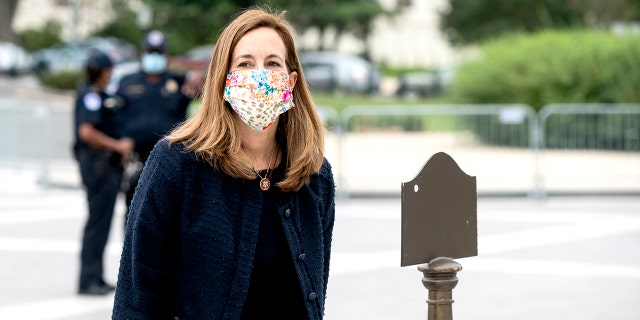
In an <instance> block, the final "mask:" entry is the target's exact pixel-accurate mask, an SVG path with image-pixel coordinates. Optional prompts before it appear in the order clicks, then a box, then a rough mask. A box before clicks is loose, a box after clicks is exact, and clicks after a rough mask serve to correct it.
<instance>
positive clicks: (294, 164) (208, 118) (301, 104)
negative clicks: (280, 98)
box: [167, 8, 324, 192]
mask: <svg viewBox="0 0 640 320" xmlns="http://www.w3.org/2000/svg"><path fill="white" fill-rule="evenodd" d="M284 15H285V13H284V12H278V13H271V12H268V11H267V10H264V9H260V8H254V9H248V10H246V11H244V12H242V13H241V14H240V15H239V16H238V17H236V18H235V19H234V20H233V21H231V22H230V23H229V24H228V25H227V26H226V27H225V28H224V30H223V31H222V33H221V34H220V37H219V38H218V41H217V42H216V45H215V48H214V50H213V56H212V57H211V62H210V63H209V70H208V73H207V78H206V81H205V85H204V91H203V97H202V107H201V108H200V110H199V111H198V113H197V114H196V115H195V116H194V117H193V118H192V119H190V120H188V121H186V122H185V123H183V124H182V125H181V126H179V127H178V128H176V129H175V130H174V131H173V132H171V133H170V134H169V136H168V137H167V138H168V139H169V141H170V142H171V143H176V142H182V143H183V144H184V145H185V148H186V150H189V151H194V152H195V153H196V155H197V156H198V157H199V158H201V159H204V160H205V161H207V162H208V163H210V164H211V165H212V166H213V167H214V168H216V169H218V170H221V171H223V172H224V173H226V174H227V175H229V176H232V177H235V178H243V179H255V178H256V177H257V176H256V173H255V171H254V170H253V168H252V167H251V166H250V165H249V164H250V163H251V161H250V160H249V159H248V157H247V154H246V153H245V152H244V150H243V149H242V140H241V137H240V133H239V132H240V131H239V128H238V127H237V124H236V121H234V117H236V114H235V113H234V111H233V110H232V109H231V108H230V107H229V106H228V105H227V104H226V103H225V101H224V99H223V90H224V86H225V81H226V76H227V73H228V70H229V65H230V60H231V55H232V53H233V50H234V48H235V46H236V44H237V43H238V41H239V40H240V38H242V37H243V36H244V35H245V34H246V33H247V32H249V31H251V30H254V29H256V28H260V27H267V28H272V29H274V30H275V31H277V32H278V34H279V35H280V37H281V38H282V41H283V42H284V45H285V47H286V48H287V57H286V61H285V63H286V66H287V70H288V72H292V71H296V72H297V73H298V80H297V81H296V85H295V87H294V88H293V101H294V104H295V107H294V108H292V109H291V110H289V111H287V112H285V113H283V114H282V115H280V120H279V123H278V129H277V133H276V139H277V140H278V143H279V144H280V145H281V147H285V148H286V155H287V159H286V175H285V178H284V180H282V181H281V182H280V183H279V184H278V186H279V187H280V188H281V189H282V190H283V191H285V192H289V191H297V190H299V189H300V188H301V187H302V186H303V185H304V184H305V183H308V182H309V179H310V177H311V175H312V174H314V173H316V172H318V171H319V170H320V167H321V166H322V161H323V159H324V126H323V124H322V121H321V120H320V117H319V116H318V113H317V112H316V109H315V105H314V103H313V100H312V98H311V93H310V92H309V88H308V87H307V83H306V81H305V79H304V75H303V73H302V68H301V66H300V60H299V59H298V53H297V52H296V49H295V44H294V41H293V35H292V31H291V26H290V25H289V23H288V22H287V21H286V20H285V18H284ZM283 144H284V145H283ZM283 161H285V159H283Z"/></svg>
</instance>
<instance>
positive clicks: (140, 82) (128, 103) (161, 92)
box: [115, 30, 202, 224]
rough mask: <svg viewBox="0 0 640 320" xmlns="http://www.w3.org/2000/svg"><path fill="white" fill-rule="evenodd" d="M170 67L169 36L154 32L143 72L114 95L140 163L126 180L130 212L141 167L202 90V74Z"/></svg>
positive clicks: (148, 36) (146, 42) (123, 82)
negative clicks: (169, 68) (175, 71)
mask: <svg viewBox="0 0 640 320" xmlns="http://www.w3.org/2000/svg"><path fill="white" fill-rule="evenodd" d="M167 65H168V58H167V39H166V35H165V34H164V33H163V32H162V31H159V30H152V31H150V32H148V33H147V34H146V35H145V37H144V40H143V53H142V56H141V58H140V71H139V72H136V73H133V74H130V75H127V76H125V77H123V78H122V79H121V80H120V83H119V85H118V89H117V91H116V94H115V95H116V96H117V97H118V99H119V101H120V102H121V103H122V105H123V110H124V133H123V134H124V135H125V136H127V137H130V138H131V139H133V140H134V141H135V147H134V151H135V154H134V155H135V158H136V159H137V160H138V161H139V162H137V163H135V162H134V163H133V166H134V169H133V172H131V173H129V175H128V176H127V177H125V186H126V188H125V190H124V191H125V202H126V205H127V211H126V212H127V213H128V212H129V206H130V205H131V199H132V198H133V194H134V192H135V188H136V185H137V184H138V179H139V177H140V170H141V169H142V164H144V162H145V161H146V160H147V158H148V157H149V153H150V152H151V149H153V146H154V145H155V144H156V142H158V140H160V138H161V137H162V136H163V135H165V134H167V133H169V131H170V130H171V129H173V128H174V127H175V126H176V125H178V124H179V123H181V122H182V121H184V120H185V118H186V114H187V108H188V106H189V102H190V101H191V99H193V98H194V97H195V96H196V95H197V94H198V92H199V91H200V90H201V88H202V75H201V74H199V72H196V71H194V72H189V73H187V74H186V75H177V74H173V73H171V72H169V71H168V70H167ZM127 213H125V224H126V221H127V218H126V217H127V216H128V214H127Z"/></svg>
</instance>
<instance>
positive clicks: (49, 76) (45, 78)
mask: <svg viewBox="0 0 640 320" xmlns="http://www.w3.org/2000/svg"><path fill="white" fill-rule="evenodd" d="M40 81H41V83H42V84H43V85H44V86H47V87H50V88H55V89H60V90H74V89H76V88H77V87H78V85H79V84H80V83H81V82H82V81H83V74H82V72H79V71H64V72H59V73H49V72H45V73H43V74H42V78H41V79H40Z"/></svg>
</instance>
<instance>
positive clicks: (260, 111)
mask: <svg viewBox="0 0 640 320" xmlns="http://www.w3.org/2000/svg"><path fill="white" fill-rule="evenodd" d="M291 91H292V88H291V85H290V83H289V75H288V74H286V73H283V72H282V73H281V72H274V71H271V70H267V69H262V68H256V69H246V70H236V71H233V72H230V73H229V74H228V75H227V82H226V84H225V87H224V100H225V101H227V102H229V104H230V105H231V107H232V108H233V110H234V111H235V112H236V113H237V114H238V115H239V116H240V119H241V120H242V121H243V122H244V123H246V124H247V125H248V126H249V127H250V128H251V129H254V130H257V131H261V130H264V129H266V128H267V127H269V126H270V125H271V124H272V123H273V122H274V121H276V119H277V118H278V116H279V115H281V114H283V113H285V112H287V110H289V109H291V108H293V106H294V105H293V94H292V92H291Z"/></svg>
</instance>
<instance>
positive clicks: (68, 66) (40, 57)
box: [32, 37, 138, 75]
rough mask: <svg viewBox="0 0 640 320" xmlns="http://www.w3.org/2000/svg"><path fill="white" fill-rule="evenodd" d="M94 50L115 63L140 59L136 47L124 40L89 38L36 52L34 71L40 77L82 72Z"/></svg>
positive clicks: (62, 43)
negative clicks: (104, 54) (90, 51)
mask: <svg viewBox="0 0 640 320" xmlns="http://www.w3.org/2000/svg"><path fill="white" fill-rule="evenodd" d="M92 48H96V49H99V50H102V51H103V52H104V53H106V54H107V55H109V57H110V58H111V59H112V60H113V62H114V63H120V62H125V61H134V60H137V59H138V56H137V50H136V48H135V46H134V45H132V44H130V43H128V42H126V41H124V40H121V39H118V38H113V37H107V38H102V37H89V38H85V39H82V40H80V41H78V42H77V43H76V44H75V45H74V44H73V43H71V42H61V43H58V44H55V45H53V46H51V47H49V48H45V49H42V50H38V51H36V52H35V53H34V54H33V64H32V67H33V70H34V72H35V73H36V74H38V75H42V74H43V73H44V72H49V73H60V72H64V71H80V70H81V69H82V66H83V65H84V61H85V60H86V58H87V57H88V55H89V50H90V49H92Z"/></svg>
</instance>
